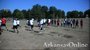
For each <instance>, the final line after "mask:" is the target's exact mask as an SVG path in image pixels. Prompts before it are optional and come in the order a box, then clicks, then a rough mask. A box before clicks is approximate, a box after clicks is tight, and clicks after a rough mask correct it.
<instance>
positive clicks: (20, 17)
mask: <svg viewBox="0 0 90 50" xmlns="http://www.w3.org/2000/svg"><path fill="white" fill-rule="evenodd" d="M13 17H14V18H19V19H23V18H24V14H23V13H22V12H21V11H20V10H18V9H15V10H14V12H13Z"/></svg>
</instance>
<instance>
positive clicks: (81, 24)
mask: <svg viewBox="0 0 90 50" xmlns="http://www.w3.org/2000/svg"><path fill="white" fill-rule="evenodd" d="M80 27H81V28H82V27H83V20H82V19H81V20H80Z"/></svg>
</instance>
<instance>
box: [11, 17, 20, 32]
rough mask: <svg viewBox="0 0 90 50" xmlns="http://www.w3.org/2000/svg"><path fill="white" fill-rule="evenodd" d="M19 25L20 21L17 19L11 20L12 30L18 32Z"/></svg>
mask: <svg viewBox="0 0 90 50" xmlns="http://www.w3.org/2000/svg"><path fill="white" fill-rule="evenodd" d="M19 26H20V21H19V19H17V18H14V20H13V30H14V32H17V33H19V31H18V27H19Z"/></svg>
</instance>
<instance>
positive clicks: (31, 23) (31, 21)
mask: <svg viewBox="0 0 90 50" xmlns="http://www.w3.org/2000/svg"><path fill="white" fill-rule="evenodd" d="M33 24H34V19H33V18H32V19H31V20H30V26H31V30H33V26H34V25H33Z"/></svg>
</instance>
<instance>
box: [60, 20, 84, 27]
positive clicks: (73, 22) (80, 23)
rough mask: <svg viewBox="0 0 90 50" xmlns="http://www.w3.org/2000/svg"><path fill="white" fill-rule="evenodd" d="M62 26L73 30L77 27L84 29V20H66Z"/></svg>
mask: <svg viewBox="0 0 90 50" xmlns="http://www.w3.org/2000/svg"><path fill="white" fill-rule="evenodd" d="M61 26H64V27H72V28H76V27H79V26H80V27H81V28H82V27H83V20H82V19H80V20H78V19H64V20H63V21H62V22H61Z"/></svg>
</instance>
